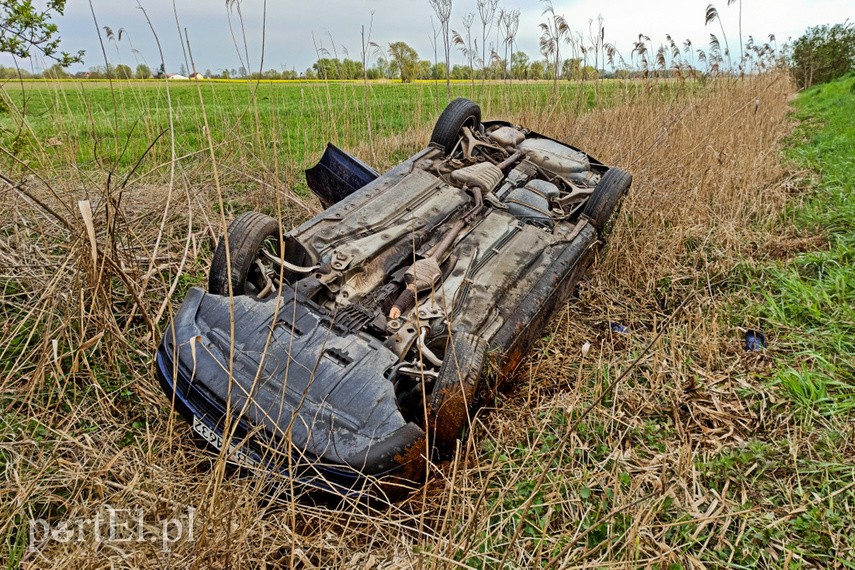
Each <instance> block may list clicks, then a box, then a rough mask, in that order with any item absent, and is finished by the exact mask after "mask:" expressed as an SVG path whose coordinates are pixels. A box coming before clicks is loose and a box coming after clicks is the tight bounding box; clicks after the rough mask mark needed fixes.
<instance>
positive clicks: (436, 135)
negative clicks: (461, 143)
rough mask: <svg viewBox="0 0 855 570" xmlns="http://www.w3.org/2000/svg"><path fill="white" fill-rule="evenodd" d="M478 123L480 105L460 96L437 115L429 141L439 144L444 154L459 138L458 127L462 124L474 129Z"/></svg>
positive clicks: (452, 148) (451, 148)
mask: <svg viewBox="0 0 855 570" xmlns="http://www.w3.org/2000/svg"><path fill="white" fill-rule="evenodd" d="M480 124H481V107H479V106H478V104H477V103H475V102H473V101H470V100H469V99H464V98H463V97H460V98H458V99H455V100H454V101H452V102H451V103H449V104H448V106H446V108H445V110H444V111H443V112H442V114H441V115H440V116H439V119H437V121H436V125H435V126H434V127H433V133H432V134H431V135H430V142H432V143H436V144H438V145H440V146H441V147H442V148H443V150H444V151H445V154H449V153H450V152H451V151H452V150H454V147H455V145H456V144H457V141H458V139H459V138H460V129H462V128H463V127H464V126H468V127H469V128H471V129H476V128H478V125H480Z"/></svg>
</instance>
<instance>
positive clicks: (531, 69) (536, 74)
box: [527, 61, 546, 79]
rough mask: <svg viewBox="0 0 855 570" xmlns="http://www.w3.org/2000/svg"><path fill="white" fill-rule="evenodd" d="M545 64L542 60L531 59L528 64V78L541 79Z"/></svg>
mask: <svg viewBox="0 0 855 570" xmlns="http://www.w3.org/2000/svg"><path fill="white" fill-rule="evenodd" d="M545 72H546V66H545V65H544V63H543V62H542V61H533V62H531V63H530V64H529V65H528V77H527V78H528V79H543V78H544V76H545Z"/></svg>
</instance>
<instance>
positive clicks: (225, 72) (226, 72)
mask: <svg viewBox="0 0 855 570" xmlns="http://www.w3.org/2000/svg"><path fill="white" fill-rule="evenodd" d="M231 76H232V74H231V72H230V71H229V70H228V68H226V69H223V70H222V71H221V72H220V77H221V78H223V79H230V78H231Z"/></svg>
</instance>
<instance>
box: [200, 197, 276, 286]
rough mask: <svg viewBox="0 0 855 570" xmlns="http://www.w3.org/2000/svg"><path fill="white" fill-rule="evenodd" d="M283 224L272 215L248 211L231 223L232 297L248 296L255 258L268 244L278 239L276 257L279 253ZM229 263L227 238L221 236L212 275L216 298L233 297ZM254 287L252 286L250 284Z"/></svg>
mask: <svg viewBox="0 0 855 570" xmlns="http://www.w3.org/2000/svg"><path fill="white" fill-rule="evenodd" d="M279 232H280V229H279V222H278V221H276V220H275V219H274V218H271V217H270V216H268V215H265V214H261V213H258V212H246V213H245V214H241V215H240V216H238V217H237V218H235V219H234V220H233V221H232V223H230V224H229V231H228V237H229V257H230V258H231V278H232V279H231V280H232V294H233V295H235V296H237V295H245V294H247V292H248V291H247V290H248V287H247V281H248V279H249V278H250V275H251V272H252V271H253V270H254V269H255V259H256V257H257V256H258V253H259V251H261V248H262V246H263V245H264V243H265V241H267V240H268V239H270V238H276V246H275V249H276V252H275V253H276V254H277V255H278V253H279ZM228 267H229V263H228V261H227V260H226V240H225V236H221V237H220V241H219V243H218V244H217V249H216V251H214V258H213V260H212V261H211V271H210V273H209V274H208V291H209V292H210V293H214V294H216V295H224V296H227V295H228V294H229V270H228ZM250 286H252V285H250Z"/></svg>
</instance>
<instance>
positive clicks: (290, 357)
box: [158, 99, 631, 494]
mask: <svg viewBox="0 0 855 570" xmlns="http://www.w3.org/2000/svg"><path fill="white" fill-rule="evenodd" d="M307 181H308V182H309V184H310V187H312V189H313V190H314V191H315V192H316V193H317V194H318V196H319V197H320V199H321V201H322V203H323V204H324V205H325V206H327V209H326V210H325V211H324V212H322V213H321V214H319V215H317V216H315V217H313V218H312V219H310V220H308V221H306V222H305V223H303V224H302V225H300V226H299V227H297V228H295V229H293V230H290V231H285V230H284V229H283V228H281V227H280V224H279V222H278V221H277V220H275V219H273V218H270V217H268V216H266V215H264V214H260V213H256V212H250V213H246V214H243V215H241V216H239V217H238V218H236V219H235V221H233V222H232V224H231V225H230V226H229V230H228V232H227V233H226V235H225V236H224V237H223V239H221V240H220V243H219V245H218V248H217V250H216V252H215V254H214V258H213V262H212V266H211V272H210V276H209V287H208V292H204V291H202V290H201V289H198V288H194V289H192V290H191V291H190V293H189V294H188V295H187V297H186V299H185V300H184V303H183V305H182V307H181V309H180V311H179V312H178V313H177V315H176V316H175V319H174V323H173V325H172V326H171V327H170V328H169V330H168V331H167V332H166V334H165V335H164V339H163V342H162V344H161V347H160V349H159V350H158V370H159V373H160V378H161V383H162V385H163V388H164V390H165V392H166V394H167V396H168V397H170V398H171V399H172V402H173V404H174V405H175V407H176V409H178V410H179V411H181V412H182V413H184V415H185V416H187V417H188V418H190V419H191V422H193V425H194V428H195V430H196V432H197V433H199V434H200V435H202V436H203V437H204V438H205V440H206V441H208V443H211V444H213V445H214V446H215V447H218V448H221V447H222V446H223V442H224V441H228V442H230V443H229V445H228V446H227V450H226V451H227V452H229V455H230V456H229V459H230V460H231V461H233V462H235V463H239V464H242V465H244V466H249V467H252V468H256V469H263V470H267V471H275V472H279V473H285V474H287V475H288V476H290V477H293V478H295V479H296V480H298V481H300V482H302V483H305V484H307V485H309V486H311V487H316V488H321V489H324V490H327V491H332V492H334V493H338V494H361V493H363V492H366V491H369V492H372V493H377V492H378V490H379V491H380V492H381V493H386V494H394V492H395V491H396V490H398V489H399V488H401V487H399V485H403V488H408V486H409V485H410V484H411V482H413V481H419V480H421V479H423V478H424V476H425V465H426V462H427V461H428V460H430V459H431V458H433V457H435V456H437V455H442V454H447V453H450V452H453V450H454V447H455V442H456V440H457V439H458V438H459V437H460V436H461V433H463V432H464V431H465V430H466V428H467V427H468V426H469V421H470V415H471V413H472V412H473V411H475V410H476V409H477V408H478V406H479V405H481V404H482V403H483V402H484V401H485V400H487V399H489V398H490V396H491V394H492V393H493V391H494V390H495V388H496V386H497V384H498V383H499V382H501V381H502V380H504V379H506V378H508V377H509V376H510V375H511V374H512V372H513V371H514V369H515V368H516V367H517V365H518V364H519V362H520V360H521V359H522V357H523V356H524V354H525V353H526V351H527V350H528V349H529V348H530V346H531V345H532V344H533V343H534V342H535V341H536V340H537V338H539V337H540V336H541V334H542V331H543V328H544V326H545V325H546V322H547V321H548V319H549V318H550V316H551V315H552V314H553V313H554V312H555V310H556V309H557V308H558V307H560V306H561V304H563V303H564V302H565V301H566V300H567V298H568V297H569V295H570V294H571V293H572V290H573V287H574V286H575V283H576V282H577V280H578V278H579V277H580V276H581V275H582V274H583V272H584V271H585V269H586V268H587V266H588V265H589V263H590V261H591V259H592V256H593V254H594V252H595V251H596V246H597V244H599V243H601V242H602V240H603V238H604V236H605V235H606V233H607V231H608V228H609V225H610V223H612V220H613V216H614V212H615V211H616V209H617V206H618V203H619V201H620V199H621V197H622V196H623V194H624V193H625V192H626V190H627V189H628V188H629V186H630V183H631V177H630V175H629V174H628V173H626V172H625V171H622V170H620V169H618V168H608V167H606V166H604V165H603V164H601V163H599V162H598V161H596V160H595V159H593V158H591V157H589V156H588V155H587V154H585V153H584V152H582V151H580V150H578V149H575V148H573V147H571V146H569V145H566V144H564V143H561V142H558V141H555V140H553V139H550V138H548V137H544V136H542V135H539V134H537V133H533V132H530V131H528V130H525V129H523V128H521V127H517V126H514V125H512V124H510V123H506V122H499V121H492V122H482V121H481V116H480V108H478V106H477V105H476V104H474V103H473V102H471V101H468V100H465V99H457V100H455V101H452V102H451V103H450V104H449V106H448V107H447V108H446V110H445V111H444V112H443V114H442V115H441V116H440V118H439V120H438V122H437V124H436V127H435V128H434V131H433V134H432V136H431V143H430V145H429V146H427V147H426V148H425V149H423V150H422V151H420V152H418V153H416V154H415V155H414V156H412V157H410V158H409V159H407V160H406V161H404V162H403V163H401V164H399V165H398V166H396V167H395V168H393V169H392V170H391V171H389V172H387V173H385V174H383V175H378V174H377V173H375V172H373V171H372V170H371V169H370V168H368V167H366V166H365V165H363V164H362V163H360V162H359V161H357V160H356V159H353V158H352V157H349V156H348V155H346V154H345V153H343V152H342V151H340V150H338V149H336V148H335V147H333V146H330V147H328V149H327V153H326V154H325V155H324V157H323V158H322V160H321V162H320V163H319V164H318V166H316V167H315V168H313V169H311V170H309V171H307ZM211 434H213V435H211Z"/></svg>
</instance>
